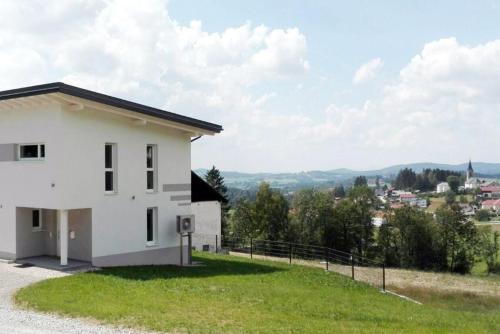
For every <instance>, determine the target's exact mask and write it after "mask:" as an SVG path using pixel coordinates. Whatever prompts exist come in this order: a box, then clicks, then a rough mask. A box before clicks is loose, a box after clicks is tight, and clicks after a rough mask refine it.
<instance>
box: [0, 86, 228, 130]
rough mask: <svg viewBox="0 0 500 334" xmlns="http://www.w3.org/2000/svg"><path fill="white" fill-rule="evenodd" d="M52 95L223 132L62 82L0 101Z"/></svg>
mask: <svg viewBox="0 0 500 334" xmlns="http://www.w3.org/2000/svg"><path fill="white" fill-rule="evenodd" d="M50 93H63V94H67V95H71V96H75V97H79V98H82V99H87V100H90V101H94V102H98V103H102V104H106V105H109V106H112V107H117V108H122V109H127V110H130V111H134V112H137V113H140V114H145V115H148V116H153V117H157V118H161V119H164V120H168V121H172V122H176V123H181V124H184V125H189V126H192V127H195V128H200V129H204V130H208V131H212V132H217V133H219V132H221V131H222V126H220V125H218V124H213V123H209V122H205V121H201V120H199V119H195V118H191V117H187V116H182V115H179V114H174V113H172V112H169V111H165V110H161V109H156V108H152V107H148V106H145V105H142V104H139V103H135V102H131V101H127V100H122V99H119V98H117V97H113V96H109V95H104V94H101V93H97V92H93V91H90V90H86V89H83V88H78V87H75V86H70V85H67V84H65V83H62V82H54V83H49V84H44V85H38V86H31V87H24V88H17V89H11V90H5V91H3V92H0V101H1V100H9V99H15V98H20V97H27V96H35V95H42V94H50Z"/></svg>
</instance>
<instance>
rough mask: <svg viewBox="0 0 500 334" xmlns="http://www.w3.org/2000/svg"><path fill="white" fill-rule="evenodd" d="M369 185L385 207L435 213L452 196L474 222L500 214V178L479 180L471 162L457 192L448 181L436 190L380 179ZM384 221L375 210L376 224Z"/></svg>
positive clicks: (368, 183) (382, 214)
mask: <svg viewBox="0 0 500 334" xmlns="http://www.w3.org/2000/svg"><path fill="white" fill-rule="evenodd" d="M367 185H368V187H370V188H372V189H374V192H375V195H376V196H377V198H378V199H379V200H380V202H381V203H382V207H383V208H390V209H398V208H401V207H403V206H412V207H418V208H420V209H422V210H425V211H427V212H429V213H434V212H435V210H436V209H437V208H438V207H439V206H440V205H441V204H443V203H445V202H446V198H447V197H453V198H454V199H455V200H456V202H457V203H458V204H459V205H460V207H461V208H462V213H463V214H464V215H465V216H467V217H470V218H471V219H472V218H476V217H477V216H478V213H482V215H481V216H482V217H485V218H487V219H490V218H494V217H496V216H498V215H500V182H499V181H498V179H493V178H483V177H476V176H475V174H474V168H473V166H472V162H471V161H469V165H468V168H467V170H466V171H465V181H464V182H463V184H461V185H460V186H458V188H457V189H455V191H454V190H453V189H452V187H451V186H450V184H449V183H448V182H440V183H438V184H437V186H436V188H435V190H433V191H420V190H413V191H408V190H401V189H397V188H396V187H394V186H393V185H391V184H390V183H387V182H385V181H384V180H382V179H380V178H371V179H368V180H367ZM384 220H385V218H384V213H383V211H382V210H380V211H376V212H375V216H374V218H373V223H374V225H376V226H380V225H381V224H382V223H383V222H384Z"/></svg>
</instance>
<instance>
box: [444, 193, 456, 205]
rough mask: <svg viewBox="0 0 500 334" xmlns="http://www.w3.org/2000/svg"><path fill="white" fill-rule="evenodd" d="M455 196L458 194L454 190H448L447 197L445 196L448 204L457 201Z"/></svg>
mask: <svg viewBox="0 0 500 334" xmlns="http://www.w3.org/2000/svg"><path fill="white" fill-rule="evenodd" d="M455 197H456V195H455V193H454V192H453V191H451V190H450V191H448V192H446V194H445V198H444V199H445V201H446V204H447V205H452V204H453V203H455Z"/></svg>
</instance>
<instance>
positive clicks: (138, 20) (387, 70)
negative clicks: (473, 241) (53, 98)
mask: <svg viewBox="0 0 500 334" xmlns="http://www.w3.org/2000/svg"><path fill="white" fill-rule="evenodd" d="M0 12H1V13H2V14H3V19H2V20H0V60H2V62H3V63H4V64H9V65H10V66H4V67H2V69H0V90H8V89H12V88H18V87H26V86H30V85H34V84H42V83H47V82H58V81H61V82H65V83H68V84H71V85H75V86H78V87H82V88H85V89H89V90H92V91H97V92H100V93H103V94H108V95H112V96H116V97H118V98H122V99H126V100H131V101H134V102H138V103H142V104H145V105H148V106H152V107H156V108H160V109H164V110H169V111H171V112H174V113H177V114H181V115H186V116H189V117H194V118H198V119H201V120H205V121H208V122H212V123H216V124H221V125H222V126H223V127H224V131H223V132H222V133H221V134H220V135H216V136H214V137H210V136H205V137H203V138H201V139H200V140H198V141H196V142H194V143H193V144H192V166H193V168H199V167H201V166H211V165H215V166H217V167H218V168H220V169H221V170H239V171H245V172H257V171H267V172H271V173H275V172H279V171H287V170H295V171H304V170H332V169H339V168H349V169H352V170H373V169H380V168H383V166H390V165H396V164H407V163H412V161H440V162H442V163H445V164H458V163H461V162H460V161H461V159H460V161H459V160H458V159H457V157H460V156H464V152H466V155H467V156H472V157H474V158H475V160H478V161H490V160H491V159H492V154H491V150H490V148H491V147H495V146H496V144H497V143H498V141H499V140H500V133H499V132H498V129H497V126H496V124H500V96H499V94H498V87H500V35H499V33H498V32H499V31H500V20H498V17H500V6H499V5H498V4H497V3H495V2H489V1H479V2H474V3H461V2H456V1H451V0H445V1H442V2H439V3H434V2H414V3H410V2H404V3H401V2H398V1H388V2H384V3H376V2H366V1H355V2H349V3H346V2H342V1H327V0H319V1H314V2H304V1H300V0H292V1H285V0H276V1H273V2H268V1H263V0H257V1H253V2H235V1H230V0H219V1H217V2H214V1H209V0H182V1H181V0H170V1H166V0H145V1H141V2H137V1H131V0H124V1H117V0H111V1H104V0H76V1H71V2H64V3H63V2H60V1H55V0H46V1H41V0H32V1H29V2H24V1H23V2H21V1H12V0H6V1H1V2H0ZM221 13H223V15H221ZM423 22H425V24H422V23H423ZM464 22H466V23H467V24H464Z"/></svg>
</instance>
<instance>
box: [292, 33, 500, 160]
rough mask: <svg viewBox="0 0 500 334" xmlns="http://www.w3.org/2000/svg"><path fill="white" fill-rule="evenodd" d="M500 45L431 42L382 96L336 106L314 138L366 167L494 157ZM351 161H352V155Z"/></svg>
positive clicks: (308, 129) (311, 130)
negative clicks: (371, 164) (360, 154)
mask: <svg viewBox="0 0 500 334" xmlns="http://www.w3.org/2000/svg"><path fill="white" fill-rule="evenodd" d="M498 87H500V40H496V41H491V42H489V43H485V44H480V45H476V46H469V45H461V44H459V43H458V42H457V40H456V39H455V38H447V39H441V40H437V41H433V42H430V43H427V44H426V45H425V46H424V47H423V49H422V51H421V52H420V53H419V54H418V55H416V56H415V57H413V58H412V59H411V61H410V62H409V63H408V64H407V65H406V66H405V67H403V68H402V69H401V71H400V75H399V78H398V79H397V80H396V81H395V82H394V83H393V84H391V85H387V86H386V87H385V88H384V90H383V93H382V95H381V96H379V97H378V98H377V99H375V100H374V101H371V102H367V103H365V104H364V105H363V106H361V107H352V106H344V107H339V106H336V105H334V104H333V105H331V106H329V107H328V108H327V109H326V111H325V117H324V119H323V120H322V121H321V122H315V123H314V124H312V125H306V126H304V127H303V128H302V129H301V130H300V131H301V133H302V134H303V135H304V136H305V137H307V138H314V139H316V141H318V142H324V141H326V142H328V144H329V145H338V146H335V147H336V148H339V150H340V151H343V150H350V151H351V152H352V154H356V153H358V154H359V152H361V151H363V152H364V153H363V156H362V158H361V157H357V158H358V159H362V161H363V163H367V162H368V163H370V162H373V161H379V166H380V164H389V163H401V162H404V161H406V162H412V161H415V160H426V161H448V162H449V161H453V162H460V161H464V160H465V159H466V158H467V157H468V156H470V155H472V156H474V157H475V158H476V159H483V160H485V161H491V160H492V159H495V158H494V156H492V151H490V150H489V149H487V147H495V145H496V143H498V141H500V132H498V124H500V95H499V94H498V93H497V92H498ZM351 158H352V157H351Z"/></svg>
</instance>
